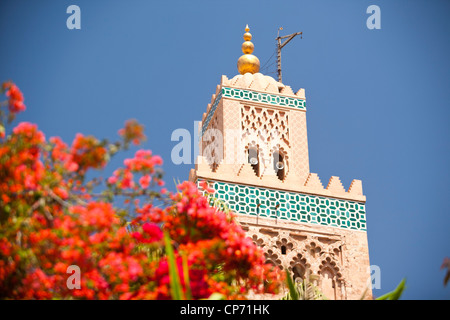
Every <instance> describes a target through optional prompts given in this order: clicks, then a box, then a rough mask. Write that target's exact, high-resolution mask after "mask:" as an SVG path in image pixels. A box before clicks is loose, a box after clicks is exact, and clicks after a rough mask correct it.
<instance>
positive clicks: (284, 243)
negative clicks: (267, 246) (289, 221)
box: [275, 236, 294, 255]
mask: <svg viewBox="0 0 450 320" xmlns="http://www.w3.org/2000/svg"><path fill="white" fill-rule="evenodd" d="M275 245H276V247H277V249H278V250H279V252H280V253H281V254H282V255H287V254H288V253H290V252H292V248H294V244H293V242H292V240H291V239H289V238H288V237H283V236H281V237H278V239H277V240H276V242H275Z"/></svg>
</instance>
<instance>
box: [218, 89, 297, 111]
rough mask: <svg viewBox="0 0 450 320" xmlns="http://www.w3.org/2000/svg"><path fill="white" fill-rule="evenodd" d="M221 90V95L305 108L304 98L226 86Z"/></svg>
mask: <svg viewBox="0 0 450 320" xmlns="http://www.w3.org/2000/svg"><path fill="white" fill-rule="evenodd" d="M222 92H223V96H224V97H228V98H234V99H240V100H245V101H255V102H261V103H268V104H272V105H277V106H283V107H291V108H297V109H301V110H306V102H305V100H304V99H299V98H291V97H285V96H278V95H275V94H269V93H262V92H255V91H249V90H243V89H236V88H227V87H223V88H222Z"/></svg>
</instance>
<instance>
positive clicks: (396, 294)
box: [376, 279, 406, 300]
mask: <svg viewBox="0 0 450 320" xmlns="http://www.w3.org/2000/svg"><path fill="white" fill-rule="evenodd" d="M405 284H406V280H405V279H402V281H400V283H399V285H398V286H397V288H395V289H394V290H393V291H391V292H388V293H386V294H384V295H382V296H381V297H378V298H376V300H399V299H400V297H401V295H402V293H403V291H404V290H405Z"/></svg>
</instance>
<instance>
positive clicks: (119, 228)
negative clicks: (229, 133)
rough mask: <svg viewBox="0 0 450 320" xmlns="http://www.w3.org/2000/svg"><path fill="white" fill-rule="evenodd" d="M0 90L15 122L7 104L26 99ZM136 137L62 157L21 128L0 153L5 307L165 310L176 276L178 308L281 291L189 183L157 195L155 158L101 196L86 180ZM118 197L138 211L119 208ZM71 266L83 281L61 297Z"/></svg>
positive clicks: (52, 142) (276, 278) (61, 145)
mask: <svg viewBox="0 0 450 320" xmlns="http://www.w3.org/2000/svg"><path fill="white" fill-rule="evenodd" d="M4 88H7V90H8V91H7V92H6V95H7V97H8V98H9V102H8V106H9V107H8V110H9V111H10V112H16V110H18V109H17V108H13V109H11V107H10V104H11V101H13V102H12V103H14V101H23V97H22V94H21V93H20V90H19V89H18V88H17V87H15V86H13V85H12V84H6V85H5V86H4ZM18 93H20V95H19V94H18ZM0 127H3V122H1V119H0ZM139 128H142V126H140V125H139V124H138V123H137V122H135V121H133V122H127V124H126V125H125V129H123V130H122V131H121V135H122V136H123V137H124V142H123V143H120V142H118V143H115V144H108V142H107V141H99V140H98V139H96V138H95V137H92V136H84V135H82V134H78V135H76V137H75V139H74V141H73V143H72V144H71V146H69V145H68V144H67V143H65V142H63V141H62V139H61V138H58V137H51V138H50V139H49V140H48V141H47V140H46V138H45V135H44V134H43V133H42V132H41V131H39V130H38V128H37V126H36V125H35V124H31V123H26V122H23V123H19V124H18V125H17V126H16V127H14V128H13V129H12V131H11V133H10V135H9V136H8V137H7V138H6V139H3V140H2V141H0V195H1V196H0V283H1V285H0V298H3V299H4V298H7V299H55V298H56V299H73V298H75V299H171V298H175V297H176V296H175V295H174V292H175V291H174V290H175V289H174V274H175V275H176V278H177V280H178V283H179V287H180V288H181V289H180V290H181V293H182V297H185V298H192V299H204V298H208V297H209V296H211V294H213V293H220V294H222V295H224V296H225V297H226V298H228V299H242V298H245V297H246V296H247V294H248V293H249V292H250V291H252V292H255V293H263V292H264V293H275V292H276V291H277V288H278V285H279V284H280V280H281V279H280V274H279V273H278V272H277V269H275V268H274V267H273V266H271V265H267V264H265V258H264V254H263V252H262V251H261V249H259V248H258V247H256V245H255V244H254V243H253V242H252V241H251V239H249V238H247V237H246V235H245V232H244V231H243V230H242V228H241V227H240V226H239V224H238V223H237V222H236V221H235V218H234V216H233V214H231V213H225V212H221V211H219V210H218V209H216V208H214V207H211V206H210V205H209V201H208V199H207V198H206V197H205V196H203V194H202V192H201V191H199V190H198V189H197V187H196V185H195V184H194V183H192V182H184V183H181V184H180V185H178V187H177V189H178V190H177V192H176V193H171V192H168V191H167V190H160V191H158V190H155V189H156V188H159V187H161V186H162V185H163V184H164V182H163V180H162V172H161V170H160V166H161V165H162V163H163V162H162V159H161V158H160V157H159V156H156V155H153V154H152V153H151V151H149V150H139V151H137V152H136V153H135V155H134V157H133V158H130V159H125V161H124V166H123V167H122V168H118V169H117V170H115V171H114V172H113V174H112V175H111V176H110V177H109V178H108V179H107V182H106V184H104V185H101V181H102V180H101V179H98V180H96V178H93V179H91V180H89V179H88V176H90V175H87V174H86V172H87V171H88V170H91V169H101V168H105V167H106V165H107V163H108V160H109V159H110V158H111V156H112V155H114V154H116V153H117V149H119V148H124V149H126V148H127V141H128V142H130V141H133V143H134V142H136V143H138V142H139V141H141V140H142V139H143V137H144V136H143V133H142V131H140V129H139ZM111 146H114V147H111ZM94 186H97V187H102V188H103V191H102V192H101V193H97V194H96V193H94V192H93V189H94ZM202 188H203V189H204V190H205V191H207V192H210V193H212V192H214V190H212V189H210V188H209V187H208V186H207V185H206V184H203V185H202ZM118 197H125V198H126V200H127V203H130V204H131V203H134V207H133V206H128V207H127V208H126V209H125V208H123V207H121V206H119V205H118V201H117V199H118ZM140 201H142V203H143V204H142V205H140V204H139V202H140ZM168 248H172V251H173V252H172V254H171V255H169V254H168ZM73 266H77V267H78V268H79V270H80V274H79V275H78V277H79V278H76V277H75V280H74V281H78V282H79V287H77V288H75V289H74V288H73V287H71V286H69V285H68V282H69V277H70V276H71V273H70V270H71V269H70V267H73ZM77 279H78V280H77Z"/></svg>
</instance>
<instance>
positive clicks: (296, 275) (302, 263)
mask: <svg viewBox="0 0 450 320" xmlns="http://www.w3.org/2000/svg"><path fill="white" fill-rule="evenodd" d="M288 268H289V272H290V274H291V275H292V277H293V280H294V281H296V282H297V281H299V280H304V279H305V277H306V276H307V275H308V273H310V272H311V265H310V264H309V262H308V260H307V259H306V257H305V256H304V255H303V254H301V253H297V254H296V255H294V256H293V257H292V258H291V259H290V262H289V267H288Z"/></svg>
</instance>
